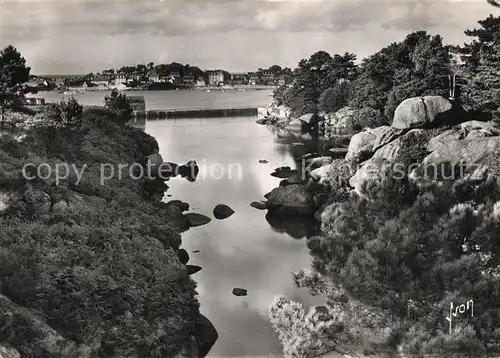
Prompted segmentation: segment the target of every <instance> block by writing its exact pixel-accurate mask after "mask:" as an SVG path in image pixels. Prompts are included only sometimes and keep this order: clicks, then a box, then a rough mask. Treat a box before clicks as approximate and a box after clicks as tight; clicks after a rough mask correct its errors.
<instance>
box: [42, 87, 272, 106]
mask: <svg viewBox="0 0 500 358" xmlns="http://www.w3.org/2000/svg"><path fill="white" fill-rule="evenodd" d="M109 93H110V91H87V92H84V93H82V94H76V95H75V96H74V97H75V99H76V100H78V102H80V103H81V104H83V105H89V106H102V105H104V97H105V96H106V95H108V94H109ZM124 93H125V94H126V95H128V96H144V97H145V100H146V109H147V110H158V109H194V108H202V109H213V108H238V107H261V106H265V105H267V104H269V103H271V101H272V98H271V96H272V91H270V90H262V91H245V92H244V91H225V92H222V91H210V92H207V91H203V90H193V91H189V90H183V91H126V92H124ZM37 96H38V97H44V98H45V99H46V101H47V102H58V101H61V100H62V99H66V100H67V99H69V98H70V97H71V96H69V95H64V94H63V93H57V92H40V93H38V94H37Z"/></svg>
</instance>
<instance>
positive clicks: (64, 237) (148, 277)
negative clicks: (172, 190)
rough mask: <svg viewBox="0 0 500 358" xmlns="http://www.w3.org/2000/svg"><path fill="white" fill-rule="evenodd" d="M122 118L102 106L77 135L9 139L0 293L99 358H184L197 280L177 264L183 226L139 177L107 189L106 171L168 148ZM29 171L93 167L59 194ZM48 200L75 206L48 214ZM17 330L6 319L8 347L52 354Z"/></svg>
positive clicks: (1, 153)
mask: <svg viewBox="0 0 500 358" xmlns="http://www.w3.org/2000/svg"><path fill="white" fill-rule="evenodd" d="M111 120H112V117H111V115H110V114H109V113H106V112H105V111H103V110H97V109H90V110H87V111H85V112H84V119H83V124H82V127H81V129H79V130H78V131H76V132H73V133H64V134H62V133H57V132H54V131H52V130H46V129H41V130H32V131H31V132H29V134H28V137H27V138H26V139H25V140H24V142H23V143H22V144H18V143H17V142H16V141H13V140H12V139H9V138H6V137H2V138H0V201H2V202H3V203H4V207H5V206H7V207H8V209H7V210H6V211H4V212H3V214H1V213H0V293H1V294H3V295H5V296H7V297H8V298H9V299H11V300H12V301H14V302H15V303H17V304H18V305H21V306H23V307H26V308H28V309H33V310H36V311H37V312H39V313H40V314H41V315H42V316H43V317H44V318H45V321H46V322H47V324H48V325H49V326H50V327H51V328H53V329H55V330H56V331H57V332H58V333H59V334H60V335H62V336H63V337H64V338H66V339H67V340H70V341H72V342H75V343H77V344H81V345H85V346H89V347H91V348H92V349H93V350H94V351H95V352H96V353H97V354H99V356H117V355H119V356H126V355H129V354H136V355H138V356H144V357H146V356H147V357H160V356H162V357H165V356H172V355H174V354H175V353H176V352H177V351H178V350H179V349H180V348H181V345H182V342H183V341H185V340H186V339H187V338H188V336H189V334H190V333H191V332H192V330H193V326H194V317H195V316H196V314H197V313H198V302H197V300H196V298H195V295H196V292H195V283H194V282H193V281H192V280H191V279H190V278H189V276H188V275H187V272H186V270H185V267H184V266H183V265H181V264H180V262H179V261H178V259H177V257H176V255H175V250H176V249H177V248H178V247H179V245H180V236H179V235H178V234H177V232H176V231H175V226H176V222H177V221H176V220H177V217H175V214H172V213H168V212H165V209H162V208H160V207H157V206H156V205H155V202H154V201H153V199H155V200H156V199H157V198H158V195H157V194H158V193H151V192H150V193H148V192H147V191H145V190H144V184H145V181H144V180H132V179H130V178H123V179H122V180H118V179H115V180H112V181H108V182H107V183H106V185H104V186H101V185H99V172H100V163H102V162H105V163H114V164H118V163H130V164H131V163H135V162H143V161H144V157H145V156H146V155H148V154H150V153H152V152H153V151H154V150H155V149H157V143H156V141H155V140H154V139H153V138H151V137H149V136H148V135H147V134H145V133H143V132H141V131H139V130H137V129H134V128H132V127H120V126H118V125H116V124H114V123H112V121H111ZM29 162H33V163H42V162H47V163H51V164H54V163H56V162H67V163H75V164H77V165H78V166H79V167H81V166H82V165H83V164H87V165H88V169H87V170H86V172H85V175H84V180H82V182H81V183H80V184H79V185H75V184H74V181H75V178H74V177H70V178H69V179H68V180H67V181H66V182H64V183H62V184H60V185H59V186H57V185H55V184H54V182H53V180H51V179H48V180H45V181H43V180H34V181H30V182H28V181H27V180H25V179H23V177H22V175H21V168H22V166H23V164H24V163H29ZM41 191H43V192H45V193H47V194H48V195H49V196H50V200H51V204H55V203H56V202H60V201H61V200H66V201H67V202H69V203H70V205H69V207H68V208H67V209H66V210H62V211H61V212H53V211H50V212H44V211H43V210H40V205H38V206H37V205H36V203H38V202H40V201H42V202H43V200H40V199H39V198H40V197H41V196H42V197H43V195H42V194H41ZM77 193H78V194H77ZM160 196H161V195H160ZM102 198H103V199H105V201H104V200H102ZM0 311H1V310H0ZM2 320H3V321H2ZM6 324H7V325H11V326H10V328H8V326H5V325H6ZM17 326H19V325H16V322H8V319H6V316H5V315H4V316H2V315H1V314H0V342H4V343H5V342H6V343H9V344H11V345H12V346H14V347H15V348H16V349H18V350H19V351H20V352H21V354H22V355H23V356H25V355H26V356H30V357H42V356H51V354H50V352H47V351H45V350H44V349H41V347H39V346H38V347H37V346H36V343H35V342H37V340H35V339H32V338H30V337H28V336H27V335H29V334H30V333H29V332H28V331H29V329H27V328H26V326H29V324H24V325H22V326H23V327H24V328H22V329H21V328H19V329H16V328H15V327H17ZM12 327H14V328H12ZM52 356H53V355H52Z"/></svg>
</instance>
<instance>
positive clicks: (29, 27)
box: [0, 0, 498, 72]
mask: <svg viewBox="0 0 500 358" xmlns="http://www.w3.org/2000/svg"><path fill="white" fill-rule="evenodd" d="M0 4H1V6H2V9H1V12H0V16H1V17H2V23H3V27H2V39H1V40H2V44H8V43H12V44H14V45H16V46H18V47H19V48H20V50H22V52H23V54H25V56H26V57H27V59H28V60H29V61H30V62H31V63H32V67H33V68H34V70H37V71H44V72H46V71H50V72H51V71H55V70H59V69H61V71H62V69H64V70H65V71H66V70H67V69H68V68H75V71H77V70H78V71H89V72H90V71H96V70H99V68H100V67H108V66H109V65H110V64H113V66H115V65H118V64H120V63H121V64H133V63H137V62H146V63H147V62H149V61H153V60H154V61H181V60H182V61H186V62H189V63H191V64H199V65H200V66H205V67H212V68H214V67H215V68H216V67H224V66H228V67H227V68H228V69H235V70H252V69H255V68H258V67H265V66H267V65H271V64H274V63H279V64H282V65H287V66H295V65H296V64H297V62H298V61H299V60H300V59H301V58H304V57H308V56H309V55H310V54H311V53H313V52H315V51H317V50H327V51H329V52H331V53H343V52H345V51H350V52H355V53H357V54H358V57H363V56H366V55H368V54H370V53H373V52H375V51H377V50H378V49H380V48H382V47H384V46H386V45H387V44H389V43H390V42H393V41H400V40H402V39H403V38H404V37H405V35H406V34H407V33H408V32H410V31H414V30H421V29H425V30H427V31H429V32H431V33H440V34H441V35H442V36H443V38H444V41H445V42H447V43H461V42H463V41H464V40H465V36H464V34H463V31H464V30H465V29H467V28H471V27H474V26H475V24H476V21H477V20H479V19H481V18H485V17H486V16H488V14H489V13H490V12H492V11H498V10H497V9H496V8H494V7H492V6H491V5H489V4H488V3H487V2H486V0H468V1H453V0H441V1H439V2H436V1H430V0H428V1H422V0H421V1H414V0H397V1H395V0H392V1H384V0H362V1H349V2H348V1H335V0H308V1H307V0H300V1H299V0H269V1H262V0H218V1H216V0H186V1H184V2H183V1H179V0H164V1H159V0H158V1H155V2H153V1H144V2H142V1H141V2H139V1H137V0H129V1H123V0H107V1H105V2H98V1H97V0H78V1H77V0H74V1H69V2H68V1H62V0H56V1H50V2H46V1H43V0H30V1H12V0H3V2H1V3H0Z"/></svg>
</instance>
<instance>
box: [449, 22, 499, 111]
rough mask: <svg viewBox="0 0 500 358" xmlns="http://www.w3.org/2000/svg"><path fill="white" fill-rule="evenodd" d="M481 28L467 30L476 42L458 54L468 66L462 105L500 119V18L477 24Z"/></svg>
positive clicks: (461, 98)
mask: <svg viewBox="0 0 500 358" xmlns="http://www.w3.org/2000/svg"><path fill="white" fill-rule="evenodd" d="M478 23H479V24H480V25H481V28H478V29H473V30H467V31H465V33H466V35H468V36H471V37H475V39H474V40H473V41H472V42H471V43H469V44H465V45H464V46H463V47H459V48H457V49H456V50H457V51H458V52H459V53H460V54H461V55H462V59H463V61H464V62H465V65H464V67H465V68H464V75H465V80H466V85H465V86H463V88H462V96H461V97H460V101H461V102H462V103H463V105H464V107H465V108H466V109H467V110H469V111H472V112H474V113H476V115H478V116H483V117H484V118H485V119H492V118H494V119H498V117H499V114H498V112H499V108H500V98H499V96H498V95H499V91H500V82H499V80H498V75H499V70H500V66H499V65H498V63H499V62H498V61H499V58H500V17H493V16H491V15H490V16H489V17H488V18H486V19H485V20H481V21H479V22H478Z"/></svg>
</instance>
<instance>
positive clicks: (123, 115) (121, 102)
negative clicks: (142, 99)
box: [104, 89, 132, 124]
mask: <svg viewBox="0 0 500 358" xmlns="http://www.w3.org/2000/svg"><path fill="white" fill-rule="evenodd" d="M104 103H105V104H104V105H105V107H106V108H107V109H109V110H110V111H111V112H113V113H114V114H115V118H116V120H117V121H118V122H119V123H122V124H125V123H127V122H128V121H130V118H131V116H132V107H131V106H130V104H129V102H128V101H127V96H125V94H123V93H119V92H118V90H117V89H114V90H113V91H111V94H110V95H109V96H106V97H105V98H104Z"/></svg>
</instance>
